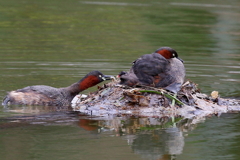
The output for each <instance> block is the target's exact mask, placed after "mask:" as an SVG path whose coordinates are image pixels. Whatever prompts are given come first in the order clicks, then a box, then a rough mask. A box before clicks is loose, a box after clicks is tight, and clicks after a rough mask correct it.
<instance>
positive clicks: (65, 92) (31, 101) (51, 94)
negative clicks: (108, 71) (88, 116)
mask: <svg viewBox="0 0 240 160" xmlns="http://www.w3.org/2000/svg"><path fill="white" fill-rule="evenodd" d="M111 78H112V76H107V75H103V74H102V73H101V72H99V71H92V72H90V73H88V74H87V75H86V76H85V77H84V78H82V79H81V80H80V81H78V82H76V83H73V84H72V85H70V86H68V87H65V88H54V87H51V86H45V85H36V86H28V87H25V88H22V89H18V90H16V91H11V92H9V93H8V95H7V96H6V97H5V98H4V99H3V103H2V105H39V106H70V105H71V101H72V99H73V98H74V97H75V96H76V95H77V94H78V93H79V92H81V91H83V90H86V89H88V88H90V87H92V86H95V85H97V84H98V83H100V82H102V81H104V80H110V79H111Z"/></svg>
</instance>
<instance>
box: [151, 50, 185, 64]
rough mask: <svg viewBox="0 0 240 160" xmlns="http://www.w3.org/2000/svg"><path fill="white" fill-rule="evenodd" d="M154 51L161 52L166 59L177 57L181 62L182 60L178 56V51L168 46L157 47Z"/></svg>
mask: <svg viewBox="0 0 240 160" xmlns="http://www.w3.org/2000/svg"><path fill="white" fill-rule="evenodd" d="M155 53H159V54H161V55H162V56H163V57H164V58H166V59H170V58H177V59H179V60H180V61H181V62H182V63H183V60H182V59H181V58H179V57H178V53H177V52H176V51H175V50H174V49H172V48H170V47H161V48H159V49H157V50H156V51H155Z"/></svg>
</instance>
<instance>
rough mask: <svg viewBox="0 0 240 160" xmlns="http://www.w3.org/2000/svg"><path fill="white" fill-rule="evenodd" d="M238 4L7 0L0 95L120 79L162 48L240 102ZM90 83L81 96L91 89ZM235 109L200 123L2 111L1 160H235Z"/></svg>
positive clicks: (1, 17) (0, 31)
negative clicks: (88, 79)
mask: <svg viewBox="0 0 240 160" xmlns="http://www.w3.org/2000/svg"><path fill="white" fill-rule="evenodd" d="M239 6H240V1H238V0H236V1H231V2H226V1H222V0H220V1H214V0H210V1H209V0H208V1H205V0H204V1H201V2H199V1H188V0H182V1H177V2H176V1H170V2H169V1H160V2H159V1H148V2H145V1H140V0H131V1H129V0H128V1H124V0H123V1H117V0H114V1H110V2H109V1H108V2H106V1H77V0H70V1H62V0H59V1H46V0H43V1H35V0H34V1H29V0H26V1H16V0H9V1H2V2H0V13H1V14H0V42H1V43H0V57H1V58H0V74H1V78H0V91H1V92H0V98H1V99H2V98H3V97H4V96H5V94H6V92H7V91H10V90H15V89H18V88H23V87H25V86H28V85H36V84H44V85H50V86H53V87H64V86H68V85H70V84H72V83H74V82H76V81H78V80H79V79H81V78H82V77H83V76H84V75H86V74H87V73H88V72H89V71H92V70H100V71H101V72H103V73H104V74H112V75H116V74H118V73H119V72H120V71H122V70H128V69H129V68H130V67H131V62H132V61H134V60H135V59H136V58H138V57H139V56H141V55H142V54H147V53H151V52H153V51H155V50H156V49H157V48H159V47H161V46H169V47H172V48H174V49H175V50H177V52H178V53H179V56H180V57H181V58H182V59H183V60H184V64H185V67H186V70H187V79H190V80H192V81H194V82H195V83H197V84H198V85H199V88H201V91H202V92H204V93H207V94H210V93H211V91H213V90H217V91H219V92H220V95H221V97H232V98H239V95H240V92H239V88H240V74H239V73H240V71H239V68H240V67H239V66H240V65H239V64H240V56H239V53H240V43H239V42H240V41H239V40H240V27H239V26H240V25H239V24H240V19H239V16H240V9H239ZM95 89H96V88H91V89H89V90H87V91H84V93H89V92H90V91H94V90H95ZM239 120H240V116H239V114H224V115H221V116H220V117H209V118H207V119H206V120H205V119H201V120H197V122H192V121H190V120H189V121H181V119H176V120H175V121H172V120H171V119H165V118H159V117H138V116H136V115H133V116H124V115H109V117H91V116H89V115H81V114H79V113H74V112H72V111H71V109H70V108H67V109H66V108H55V107H10V108H4V107H0V159H9V160H10V159H104V160H105V159H133V160H134V159H154V160H157V159H185V160H186V159H191V160H192V159H239V156H240V155H239V153H238V148H239V147H240V141H239V131H240V128H239V125H238V121H239Z"/></svg>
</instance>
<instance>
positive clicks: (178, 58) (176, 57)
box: [176, 57, 184, 63]
mask: <svg viewBox="0 0 240 160" xmlns="http://www.w3.org/2000/svg"><path fill="white" fill-rule="evenodd" d="M176 58H177V59H179V60H180V61H181V62H182V63H184V61H183V60H182V59H181V58H179V57H176Z"/></svg>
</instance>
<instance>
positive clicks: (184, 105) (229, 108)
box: [72, 81, 240, 118]
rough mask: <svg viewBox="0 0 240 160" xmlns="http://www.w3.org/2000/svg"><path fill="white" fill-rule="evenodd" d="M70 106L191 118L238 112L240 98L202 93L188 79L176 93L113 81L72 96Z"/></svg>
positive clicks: (102, 111)
mask: <svg viewBox="0 0 240 160" xmlns="http://www.w3.org/2000/svg"><path fill="white" fill-rule="evenodd" d="M72 107H73V110H74V111H80V112H82V113H86V114H91V115H96V116H107V115H109V114H133V115H140V116H157V117H165V116H167V117H176V116H181V117H184V118H193V117H196V116H198V117H205V116H208V115H213V114H217V115H219V114H221V113H227V112H235V111H240V101H239V100H236V99H224V98H220V97H219V95H218V92H217V91H213V92H212V94H211V96H208V95H206V94H203V93H201V92H200V90H199V88H198V87H197V84H195V83H193V82H191V81H187V82H185V83H184V84H183V85H182V87H181V90H180V91H179V92H178V94H177V95H174V94H173V93H171V92H168V91H166V90H164V89H159V88H154V87H148V86H137V87H136V88H130V87H128V86H123V85H119V82H118V81H113V82H110V83H107V84H104V85H103V86H102V87H99V88H98V91H96V92H94V93H90V94H89V95H87V96H83V95H78V96H76V97H75V98H74V99H73V101H72Z"/></svg>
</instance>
